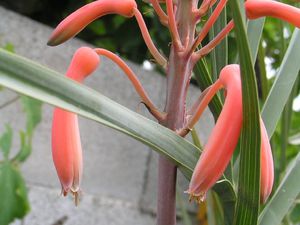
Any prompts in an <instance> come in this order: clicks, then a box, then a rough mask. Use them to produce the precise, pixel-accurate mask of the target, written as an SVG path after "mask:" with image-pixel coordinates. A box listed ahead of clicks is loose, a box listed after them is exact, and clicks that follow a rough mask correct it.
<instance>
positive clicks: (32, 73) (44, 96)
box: [0, 50, 199, 177]
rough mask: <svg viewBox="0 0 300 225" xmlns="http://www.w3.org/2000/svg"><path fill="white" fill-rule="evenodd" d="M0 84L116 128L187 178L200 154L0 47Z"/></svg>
mask: <svg viewBox="0 0 300 225" xmlns="http://www.w3.org/2000/svg"><path fill="white" fill-rule="evenodd" d="M0 84H1V85H3V86H6V87H8V88H10V89H12V90H15V91H17V92H20V93H22V94H25V95H28V96H31V97H33V98H36V99H39V100H41V101H44V102H47V103H49V104H52V105H56V106H59V107H61V108H64V109H67V110H69V111H72V112H75V113H77V114H79V115H81V116H84V117H86V118H89V119H92V120H95V121H97V122H99V123H102V124H104V125H106V126H108V127H111V128H113V129H116V130H119V131H121V132H123V133H125V134H127V135H129V136H131V137H133V138H135V139H137V140H139V141H141V142H143V143H145V144H146V145H148V146H150V147H152V148H153V149H154V150H156V151H157V152H159V153H160V154H163V155H165V156H166V157H168V158H170V159H171V160H172V161H173V162H174V163H175V164H176V165H178V167H179V168H180V169H181V170H182V171H183V173H184V174H185V175H186V176H187V177H190V176H191V174H192V170H193V168H194V166H195V164H196V162H197V159H198V157H199V149H198V148H197V147H196V146H194V145H193V144H191V143H189V142H188V141H186V140H185V139H183V138H181V137H180V136H178V135H176V134H175V133H174V132H172V131H171V130H169V129H167V128H165V127H163V126H161V125H159V124H158V123H156V122H154V121H151V120H149V119H146V118H144V117H143V116H141V115H139V114H137V113H134V112H132V111H130V110H129V109H127V108H126V107H123V106H121V105H119V104H118V103H116V102H114V101H112V100H110V99H109V98H107V97H105V96H103V95H101V94H99V93H97V92H96V91H94V90H92V89H90V88H88V87H85V86H83V85H80V84H79V83H77V82H74V81H72V80H70V79H67V78H65V77H64V76H62V75H61V74H59V73H57V72H55V71H52V70H50V69H47V68H45V67H43V66H41V65H39V64H36V63H34V62H32V61H30V60H27V59H25V58H22V57H20V56H16V55H14V54H12V53H9V52H7V51H4V50H0Z"/></svg>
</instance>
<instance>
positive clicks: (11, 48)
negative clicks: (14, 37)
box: [3, 43, 15, 53]
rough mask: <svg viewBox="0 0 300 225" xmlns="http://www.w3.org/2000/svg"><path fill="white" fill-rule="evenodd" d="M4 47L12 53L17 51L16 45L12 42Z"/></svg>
mask: <svg viewBox="0 0 300 225" xmlns="http://www.w3.org/2000/svg"><path fill="white" fill-rule="evenodd" d="M3 49H5V50H6V51H9V52H12V53H14V52H15V46H14V45H13V44H12V43H7V44H6V45H4V47H3Z"/></svg>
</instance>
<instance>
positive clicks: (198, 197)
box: [184, 190, 206, 204]
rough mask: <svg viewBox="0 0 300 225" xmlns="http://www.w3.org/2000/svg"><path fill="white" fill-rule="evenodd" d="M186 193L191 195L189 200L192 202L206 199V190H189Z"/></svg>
mask: <svg viewBox="0 0 300 225" xmlns="http://www.w3.org/2000/svg"><path fill="white" fill-rule="evenodd" d="M184 193H185V194H188V195H189V202H192V201H193V200H194V201H195V202H196V203H198V204H200V203H201V202H204V201H205V199H206V192H205V193H204V192H200V193H199V194H195V192H193V191H190V190H187V191H185V192H184Z"/></svg>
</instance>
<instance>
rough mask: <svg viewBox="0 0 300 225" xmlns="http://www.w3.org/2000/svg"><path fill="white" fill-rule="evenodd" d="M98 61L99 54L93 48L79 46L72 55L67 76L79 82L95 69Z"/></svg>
mask: <svg viewBox="0 0 300 225" xmlns="http://www.w3.org/2000/svg"><path fill="white" fill-rule="evenodd" d="M99 63H100V59H99V56H98V54H97V53H96V52H95V51H94V50H93V49H91V48H89V47H81V48H79V49H77V51H76V52H75V54H74V56H73V59H72V62H71V64H70V67H69V69H68V72H67V76H68V77H70V78H72V79H74V80H77V81H80V82H81V81H82V80H83V79H84V78H86V77H87V76H88V75H90V74H91V73H92V72H94V71H95V70H96V69H97V67H98V65H99Z"/></svg>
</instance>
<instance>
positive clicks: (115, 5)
mask: <svg viewBox="0 0 300 225" xmlns="http://www.w3.org/2000/svg"><path fill="white" fill-rule="evenodd" d="M136 7H137V5H136V2H135V0H113V1H111V0H98V1H95V2H92V3H89V4H87V5H85V6H83V7H82V8H80V9H78V10H77V11H75V12H73V13H72V14H71V15H69V16H68V17H67V18H66V19H65V20H63V21H62V22H61V23H60V24H59V25H58V26H57V28H56V29H55V30H54V32H53V33H52V35H51V37H50V39H49V41H48V45H50V46H54V45H59V44H61V43H63V42H65V41H67V40H68V39H70V38H72V37H74V36H75V35H76V34H78V33H79V32H80V31H81V30H82V29H83V28H85V27H86V26H87V25H88V24H89V23H91V22H92V21H94V20H95V19H97V18H99V17H102V16H104V15H107V14H119V15H122V16H124V17H132V16H133V15H134V11H133V9H134V8H136Z"/></svg>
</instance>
